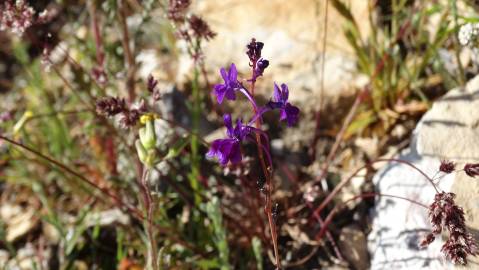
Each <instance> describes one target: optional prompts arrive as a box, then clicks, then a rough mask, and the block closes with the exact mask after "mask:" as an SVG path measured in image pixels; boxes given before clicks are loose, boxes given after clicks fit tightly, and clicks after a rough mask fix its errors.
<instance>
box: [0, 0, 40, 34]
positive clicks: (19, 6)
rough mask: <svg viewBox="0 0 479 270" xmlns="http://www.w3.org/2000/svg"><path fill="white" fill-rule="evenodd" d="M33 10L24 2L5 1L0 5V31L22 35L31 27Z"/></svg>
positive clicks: (19, 0) (21, 0) (18, 0)
mask: <svg viewBox="0 0 479 270" xmlns="http://www.w3.org/2000/svg"><path fill="white" fill-rule="evenodd" d="M34 15H35V10H34V9H33V8H32V7H31V6H29V5H28V4H27V3H25V1H24V0H17V1H16V2H15V3H14V2H13V1H12V0H7V1H5V2H4V3H3V5H0V30H6V29H10V31H11V32H12V33H14V34H17V35H22V34H23V33H24V32H25V30H27V28H28V27H30V26H32V25H33V22H34Z"/></svg>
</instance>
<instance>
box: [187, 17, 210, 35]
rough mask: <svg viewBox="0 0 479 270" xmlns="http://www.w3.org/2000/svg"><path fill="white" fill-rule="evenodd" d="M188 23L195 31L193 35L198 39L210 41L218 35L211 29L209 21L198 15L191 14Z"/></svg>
mask: <svg viewBox="0 0 479 270" xmlns="http://www.w3.org/2000/svg"><path fill="white" fill-rule="evenodd" d="M188 24H189V25H190V29H191V30H192V32H193V36H194V37H195V38H197V39H204V40H206V41H208V40H210V39H212V38H214V37H215V36H216V33H215V32H213V31H212V30H211V29H210V26H209V25H208V23H206V22H205V21H204V20H203V19H202V18H200V17H198V16H196V15H191V16H190V17H189V18H188Z"/></svg>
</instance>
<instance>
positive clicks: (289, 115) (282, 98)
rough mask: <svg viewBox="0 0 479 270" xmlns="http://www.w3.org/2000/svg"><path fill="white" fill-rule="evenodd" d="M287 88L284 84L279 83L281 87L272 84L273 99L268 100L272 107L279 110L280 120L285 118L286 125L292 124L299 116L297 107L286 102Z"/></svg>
mask: <svg viewBox="0 0 479 270" xmlns="http://www.w3.org/2000/svg"><path fill="white" fill-rule="evenodd" d="M288 96H289V90H288V86H287V85H286V84H284V83H283V84H281V89H280V88H279V87H278V85H277V84H276V83H275V84H274V92H273V100H272V101H270V102H268V106H269V107H270V108H272V109H279V110H280V120H281V121H283V120H286V123H287V124H288V127H290V126H293V125H294V124H295V123H296V122H297V121H298V117H299V109H298V107H296V106H293V105H291V103H289V102H288Z"/></svg>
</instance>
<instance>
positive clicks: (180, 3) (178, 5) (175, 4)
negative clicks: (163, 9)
mask: <svg viewBox="0 0 479 270" xmlns="http://www.w3.org/2000/svg"><path fill="white" fill-rule="evenodd" d="M190 5H191V1H190V0H170V2H169V5H168V19H170V20H172V21H173V22H175V23H180V22H183V21H184V20H185V15H186V12H187V11H188V8H189V7H190Z"/></svg>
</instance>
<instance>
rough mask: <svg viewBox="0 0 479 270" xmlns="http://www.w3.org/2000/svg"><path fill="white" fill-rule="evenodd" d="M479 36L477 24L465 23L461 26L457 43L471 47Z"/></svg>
mask: <svg viewBox="0 0 479 270" xmlns="http://www.w3.org/2000/svg"><path fill="white" fill-rule="evenodd" d="M478 35H479V23H467V24H464V25H463V26H461V28H460V29H459V33H458V35H457V37H458V39H459V43H461V45H463V46H470V45H473V42H474V41H476V40H477V36H478Z"/></svg>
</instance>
